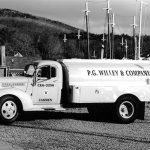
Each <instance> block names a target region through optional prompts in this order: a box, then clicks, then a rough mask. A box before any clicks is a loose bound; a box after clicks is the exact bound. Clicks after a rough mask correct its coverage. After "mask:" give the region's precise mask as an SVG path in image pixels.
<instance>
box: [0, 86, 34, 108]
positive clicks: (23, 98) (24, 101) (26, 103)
mask: <svg viewBox="0 0 150 150" xmlns="http://www.w3.org/2000/svg"><path fill="white" fill-rule="evenodd" d="M7 95H9V96H10V95H11V96H14V97H15V98H16V100H18V102H20V103H21V105H22V106H20V107H22V109H23V111H27V110H31V109H32V108H33V102H32V99H31V96H30V95H28V94H27V93H25V92H24V91H21V90H19V89H15V88H7V89H1V90H0V100H1V98H2V97H3V96H7Z"/></svg>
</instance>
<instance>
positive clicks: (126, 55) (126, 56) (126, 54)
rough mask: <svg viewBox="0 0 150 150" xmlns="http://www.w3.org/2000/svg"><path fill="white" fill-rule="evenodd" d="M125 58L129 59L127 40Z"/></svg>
mask: <svg viewBox="0 0 150 150" xmlns="http://www.w3.org/2000/svg"><path fill="white" fill-rule="evenodd" d="M125 58H126V59H127V58H128V43H127V39H126V40H125Z"/></svg>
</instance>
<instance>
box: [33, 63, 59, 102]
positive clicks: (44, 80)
mask: <svg viewBox="0 0 150 150" xmlns="http://www.w3.org/2000/svg"><path fill="white" fill-rule="evenodd" d="M36 74H37V75H36V84H35V85H34V86H33V91H32V98H33V103H34V104H40V105H50V104H56V103H58V95H59V94H60V93H59V91H60V90H59V84H58V69H57V67H56V66H49V65H46V66H42V67H40V68H38V69H37V71H36Z"/></svg>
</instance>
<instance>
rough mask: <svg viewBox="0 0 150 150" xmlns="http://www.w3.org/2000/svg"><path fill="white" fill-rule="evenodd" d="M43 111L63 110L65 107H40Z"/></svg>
mask: <svg viewBox="0 0 150 150" xmlns="http://www.w3.org/2000/svg"><path fill="white" fill-rule="evenodd" d="M42 109H44V110H45V111H65V110H66V109H64V108H62V107H47V108H42Z"/></svg>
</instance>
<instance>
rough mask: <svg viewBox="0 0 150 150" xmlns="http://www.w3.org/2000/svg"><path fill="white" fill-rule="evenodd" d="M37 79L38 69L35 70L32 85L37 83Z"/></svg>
mask: <svg viewBox="0 0 150 150" xmlns="http://www.w3.org/2000/svg"><path fill="white" fill-rule="evenodd" d="M36 79H37V77H36V71H35V72H34V74H33V84H32V86H35V85H36Z"/></svg>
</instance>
